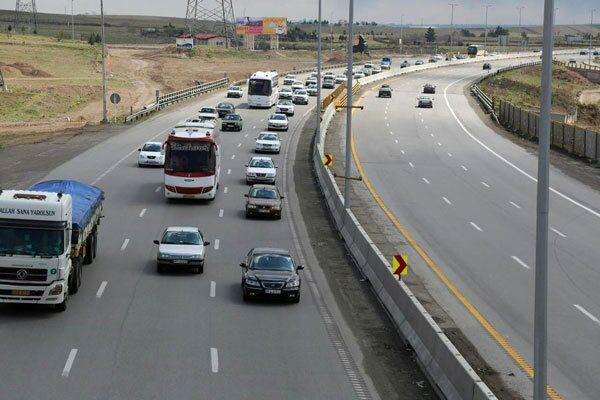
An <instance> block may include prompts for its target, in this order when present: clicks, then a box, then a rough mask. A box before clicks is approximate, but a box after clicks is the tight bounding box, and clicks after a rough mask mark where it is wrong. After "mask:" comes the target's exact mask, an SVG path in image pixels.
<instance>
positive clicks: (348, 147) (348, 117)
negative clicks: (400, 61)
mask: <svg viewBox="0 0 600 400" xmlns="http://www.w3.org/2000/svg"><path fill="white" fill-rule="evenodd" d="M353 30H354V0H350V5H349V9H348V80H347V84H346V91H347V92H348V97H347V104H348V108H347V109H346V161H345V162H346V164H345V168H344V175H346V177H349V176H351V175H352V64H353V61H354V60H353V57H354V53H353V51H352V42H353V40H352V39H353V38H352V37H353V36H354V34H353ZM351 182H352V181H351V180H350V179H346V181H345V184H344V208H346V209H347V210H349V209H350V185H351Z"/></svg>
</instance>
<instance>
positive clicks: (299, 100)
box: [292, 89, 308, 104]
mask: <svg viewBox="0 0 600 400" xmlns="http://www.w3.org/2000/svg"><path fill="white" fill-rule="evenodd" d="M292 100H293V102H294V104H308V92H307V91H306V90H304V89H298V90H296V91H295V92H294V97H292Z"/></svg>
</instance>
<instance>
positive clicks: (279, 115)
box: [271, 114, 287, 120]
mask: <svg viewBox="0 0 600 400" xmlns="http://www.w3.org/2000/svg"><path fill="white" fill-rule="evenodd" d="M271 119H276V120H286V119H287V118H286V116H285V115H283V114H273V115H271Z"/></svg>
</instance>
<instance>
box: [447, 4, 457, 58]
mask: <svg viewBox="0 0 600 400" xmlns="http://www.w3.org/2000/svg"><path fill="white" fill-rule="evenodd" d="M448 5H449V6H450V7H451V9H452V11H451V13H450V53H452V54H454V51H453V50H452V49H453V46H454V40H453V39H454V7H455V6H458V4H456V3H449V4H448ZM450 60H451V61H452V59H450Z"/></svg>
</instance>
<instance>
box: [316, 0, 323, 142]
mask: <svg viewBox="0 0 600 400" xmlns="http://www.w3.org/2000/svg"><path fill="white" fill-rule="evenodd" d="M321 3H322V0H319V11H318V16H319V24H318V27H317V40H318V42H319V43H318V45H317V132H316V135H317V137H316V139H317V143H320V141H321Z"/></svg>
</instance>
